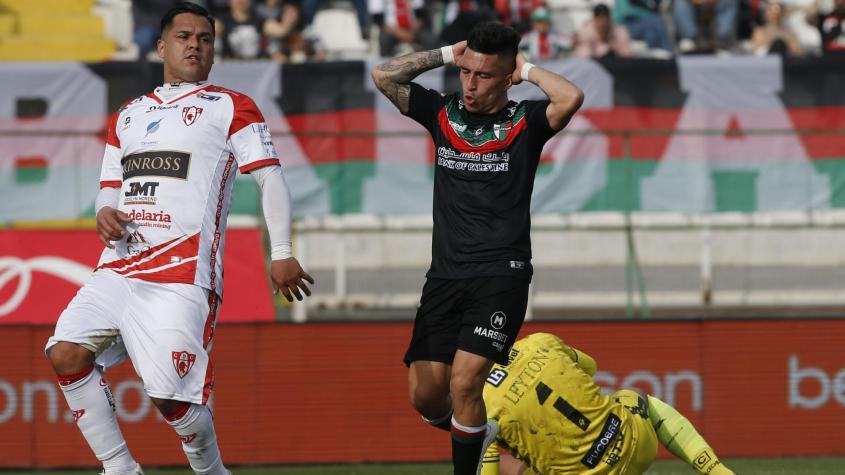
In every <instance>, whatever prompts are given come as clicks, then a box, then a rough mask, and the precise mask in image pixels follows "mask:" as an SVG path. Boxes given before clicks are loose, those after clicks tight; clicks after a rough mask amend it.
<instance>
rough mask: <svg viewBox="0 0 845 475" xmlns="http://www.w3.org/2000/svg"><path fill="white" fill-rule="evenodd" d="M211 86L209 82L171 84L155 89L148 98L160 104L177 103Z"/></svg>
mask: <svg viewBox="0 0 845 475" xmlns="http://www.w3.org/2000/svg"><path fill="white" fill-rule="evenodd" d="M209 86H211V84H209V82H208V81H200V82H170V83H164V85H162V86H160V87H157V88H155V90H154V91H153V92H151V93H149V94H147V97H149V98H151V99H153V100H155V101H156V102H158V103H159V104H169V103H171V102H176V101H178V100H179V99H182V98H184V97H186V96H189V95H191V94H194V93H196V92H197V91H200V90H202V89H206V88H207V87H209Z"/></svg>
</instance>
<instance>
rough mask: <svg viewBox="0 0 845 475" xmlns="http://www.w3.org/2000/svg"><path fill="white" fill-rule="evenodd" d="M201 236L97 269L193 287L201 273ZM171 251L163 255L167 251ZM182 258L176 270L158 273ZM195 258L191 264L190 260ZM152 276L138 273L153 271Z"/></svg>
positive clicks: (155, 247)
mask: <svg viewBox="0 0 845 475" xmlns="http://www.w3.org/2000/svg"><path fill="white" fill-rule="evenodd" d="M199 236H200V235H199V233H197V234H194V235H193V236H191V237H189V238H187V239H184V236H183V237H179V238H176V239H171V240H170V241H167V242H165V243H162V244H159V245H158V246H154V247H151V248H150V249H147V250H146V251H144V252H141V253H139V254H138V255H136V256H132V257H127V258H125V259H118V260H116V261H111V262H108V263H105V264H103V265H101V266H100V267H97V270H99V269H111V270H113V271H114V272H117V273H118V274H120V275H124V276H126V277H132V278H136V279H141V280H146V281H150V282H164V283H168V282H175V283H185V284H193V283H194V277H195V276H196V272H197V259H196V257H197V255H198V251H199ZM180 239H184V240H183V241H182V242H180V243H178V244H176V245H175V246H173V247H170V248H168V246H170V245H172V244H173V243H174V242H176V241H178V240H180ZM165 248H167V250H165V251H163V252H161V251H162V250H163V249H165ZM174 257H178V258H179V259H180V261H177V262H179V263H178V264H176V265H174V266H172V267H165V268H164V269H160V270H155V269H157V268H159V267H164V266H167V265H168V264H171V263H173V261H172V259H173V258H174ZM189 258H193V259H192V260H190V261H188V260H187V259H189ZM149 270H152V271H153V272H149V273H136V272H137V271H149Z"/></svg>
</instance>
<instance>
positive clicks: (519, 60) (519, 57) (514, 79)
mask: <svg viewBox="0 0 845 475" xmlns="http://www.w3.org/2000/svg"><path fill="white" fill-rule="evenodd" d="M527 62H528V60H527V59H525V55H524V54H522V53H517V54H516V68H515V69H514V70H513V73H512V74H511V84H513V85H514V86H515V85H517V84H519V83H521V82H522V65H523V64H525V63H527Z"/></svg>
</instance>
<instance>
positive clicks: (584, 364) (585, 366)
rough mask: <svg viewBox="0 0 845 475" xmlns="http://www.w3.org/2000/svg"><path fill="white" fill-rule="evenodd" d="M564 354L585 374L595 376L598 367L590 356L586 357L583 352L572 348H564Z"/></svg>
mask: <svg viewBox="0 0 845 475" xmlns="http://www.w3.org/2000/svg"><path fill="white" fill-rule="evenodd" d="M566 354H567V355H568V356H569V358H571V359H572V361H574V362H575V364H576V365H578V367H579V368H581V369H582V370H583V371H584V372H585V373H587V374H589V375H590V376H593V375H595V374H596V371H597V370H598V366H597V365H596V360H594V359H593V357H592V356H590V355H588V354H587V353H584V352H583V351H581V350H579V349H577V348H573V347H571V346H567V347H566Z"/></svg>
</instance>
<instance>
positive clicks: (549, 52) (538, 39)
mask: <svg viewBox="0 0 845 475" xmlns="http://www.w3.org/2000/svg"><path fill="white" fill-rule="evenodd" d="M519 49H520V50H521V51H522V53H523V54H525V57H526V58H527V59H528V60H529V61H533V60H539V61H542V60H545V59H555V58H557V57H558V56H560V54H561V53H562V52H563V51H565V50H569V49H572V40H571V39H570V38H568V37H563V36H561V35H559V34H557V32H555V31H554V30H553V28H552V15H551V13H549V9H548V8H546V7H539V8H536V9H535V10H534V11H533V12H532V13H531V31H529V32H528V33H526V34H525V35H523V36H522V41H521V42H520V43H519Z"/></svg>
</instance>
